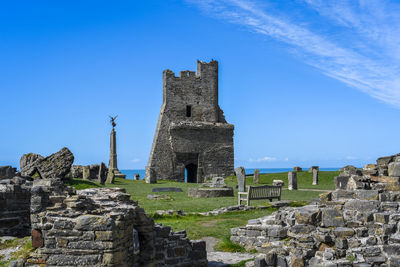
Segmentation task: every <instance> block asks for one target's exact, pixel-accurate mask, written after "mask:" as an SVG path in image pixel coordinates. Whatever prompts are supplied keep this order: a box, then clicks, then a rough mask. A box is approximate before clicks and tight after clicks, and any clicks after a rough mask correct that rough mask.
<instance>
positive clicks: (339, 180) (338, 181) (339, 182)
mask: <svg viewBox="0 0 400 267" xmlns="http://www.w3.org/2000/svg"><path fill="white" fill-rule="evenodd" d="M349 179H350V176H336V177H335V179H334V183H335V188H336V189H346V188H347V183H348V182H349Z"/></svg>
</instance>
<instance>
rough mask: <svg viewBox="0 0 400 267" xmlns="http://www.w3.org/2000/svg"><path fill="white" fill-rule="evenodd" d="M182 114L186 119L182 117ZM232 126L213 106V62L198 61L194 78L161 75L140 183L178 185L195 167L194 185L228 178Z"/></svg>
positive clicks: (185, 74)
mask: <svg viewBox="0 0 400 267" xmlns="http://www.w3.org/2000/svg"><path fill="white" fill-rule="evenodd" d="M188 112H189V113H190V114H188ZM233 128H234V127H233V125H231V124H228V123H226V120H225V117H224V115H223V113H222V110H221V109H220V107H219V106H218V62H216V61H211V62H210V63H204V62H200V61H198V64H197V75H196V74H195V72H192V71H182V72H181V73H180V76H179V77H175V74H174V73H173V72H172V71H170V70H165V71H164V73H163V104H162V107H161V112H160V116H159V120H158V124H157V129H156V133H155V135H154V141H153V145H152V149H151V153H150V157H149V162H148V165H147V167H146V178H147V180H149V177H150V176H151V175H150V174H152V176H156V177H157V179H171V180H176V181H184V179H185V168H187V166H188V165H190V164H192V165H195V168H196V169H195V172H196V175H195V176H196V179H195V180H196V182H204V181H205V179H207V178H212V177H213V176H228V175H231V174H233Z"/></svg>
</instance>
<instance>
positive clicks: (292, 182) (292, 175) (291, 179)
mask: <svg viewBox="0 0 400 267" xmlns="http://www.w3.org/2000/svg"><path fill="white" fill-rule="evenodd" d="M288 189H289V190H297V172H289V173H288Z"/></svg>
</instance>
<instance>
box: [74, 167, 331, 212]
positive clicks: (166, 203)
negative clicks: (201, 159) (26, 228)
mask: <svg viewBox="0 0 400 267" xmlns="http://www.w3.org/2000/svg"><path fill="white" fill-rule="evenodd" d="M297 175H298V178H297V179H298V186H299V189H310V188H311V189H321V190H327V189H328V190H333V189H334V185H333V178H334V177H335V176H337V175H338V172H320V176H319V177H320V179H319V185H316V186H313V185H312V174H311V173H308V172H299V173H298V174H297ZM274 179H278V180H283V181H284V182H285V188H287V173H271V174H261V175H260V183H259V184H260V185H262V184H272V180H274ZM252 180H253V179H252V177H247V178H246V182H247V185H253V182H252ZM225 181H226V184H227V185H228V186H232V187H233V188H235V187H236V185H237V182H236V177H234V176H232V177H228V178H227V179H226V180H225ZM69 185H72V186H75V187H76V188H77V189H85V188H91V187H101V185H100V184H99V183H95V182H91V181H87V180H80V179H74V180H70V181H69ZM106 186H107V187H121V188H125V189H126V192H127V193H128V194H130V195H131V196H132V199H133V200H135V201H138V202H139V205H140V206H141V207H142V208H144V209H145V211H146V212H147V213H153V212H155V211H156V210H170V209H173V210H184V211H186V212H205V211H210V210H213V209H217V208H221V207H226V206H233V205H237V190H235V196H234V197H221V198H190V197H188V195H187V191H188V188H190V187H199V186H200V184H188V183H179V182H172V181H165V180H163V181H158V182H157V184H146V183H145V182H144V181H143V180H141V181H135V180H125V179H116V181H115V183H114V184H107V185H106ZM156 187H180V188H182V190H183V192H162V193H152V189H153V188H156ZM149 194H159V195H162V194H164V195H168V196H170V199H168V200H148V199H147V195H149ZM319 194H320V192H315V191H296V190H293V191H288V190H283V191H282V199H283V200H293V201H308V200H310V199H312V198H317V197H318V195H319ZM268 202H269V201H268V200H258V201H252V205H255V206H257V205H265V204H267V203H268Z"/></svg>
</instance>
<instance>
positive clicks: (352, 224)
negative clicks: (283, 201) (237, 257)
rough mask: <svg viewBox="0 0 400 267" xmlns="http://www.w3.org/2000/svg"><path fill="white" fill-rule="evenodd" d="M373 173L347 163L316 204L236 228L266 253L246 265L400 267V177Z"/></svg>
mask: <svg viewBox="0 0 400 267" xmlns="http://www.w3.org/2000/svg"><path fill="white" fill-rule="evenodd" d="M369 167H370V166H369ZM368 171H369V170H368V169H367V168H364V170H362V171H360V170H357V169H356V168H353V167H351V166H350V167H346V168H345V170H344V173H343V174H341V175H340V176H338V177H336V178H335V185H336V187H337V189H336V190H335V191H333V192H329V193H324V194H321V195H320V199H319V201H318V202H317V203H316V204H315V205H307V206H304V207H300V208H293V207H285V208H282V209H280V210H279V211H278V212H275V213H273V214H271V215H268V216H265V217H262V218H259V219H255V220H249V221H248V224H247V225H246V226H244V227H238V228H232V229H231V241H233V242H235V243H238V244H240V245H242V246H244V247H245V248H246V249H256V250H257V251H259V252H261V253H262V254H261V256H260V257H258V258H257V259H256V261H255V262H253V263H249V264H247V265H246V266H291V267H302V266H312V267H317V266H318V267H319V266H322V267H323V266H329V267H339V266H341V267H344V266H348V267H350V266H357V267H373V266H400V191H399V188H400V187H399V184H400V183H399V177H393V176H392V177H389V176H379V172H378V171H376V172H368Z"/></svg>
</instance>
